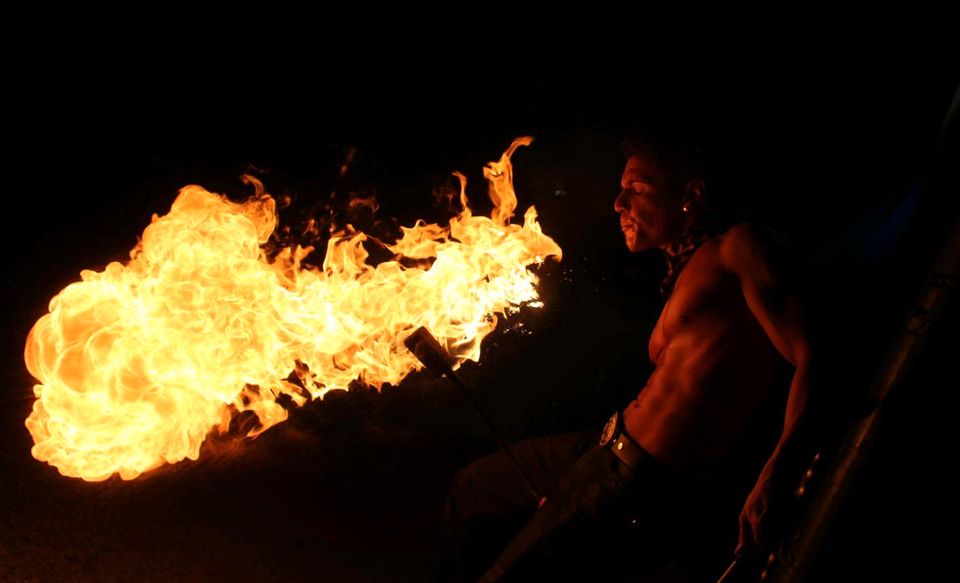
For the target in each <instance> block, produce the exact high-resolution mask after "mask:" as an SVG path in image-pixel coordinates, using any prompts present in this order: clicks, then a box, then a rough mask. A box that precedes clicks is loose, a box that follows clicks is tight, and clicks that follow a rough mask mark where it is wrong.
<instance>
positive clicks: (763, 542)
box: [734, 473, 786, 556]
mask: <svg viewBox="0 0 960 583" xmlns="http://www.w3.org/2000/svg"><path fill="white" fill-rule="evenodd" d="M785 505H786V496H785V495H784V493H783V492H777V488H774V485H773V481H772V480H771V479H770V476H769V474H767V473H764V474H762V475H761V476H760V478H759V479H758V480H757V483H756V484H755V485H754V487H753V490H752V491H751V492H750V495H749V496H747V501H746V502H745V503H744V505H743V510H741V511H740V537H739V540H738V541H737V548H736V550H734V555H736V556H742V555H746V554H754V555H756V554H759V553H761V552H764V551H767V550H769V549H770V548H771V547H772V546H773V545H774V544H776V542H777V541H775V540H774V538H775V537H776V536H777V534H778V533H779V532H780V531H781V529H782V528H783V522H782V519H783V516H784V514H785V510H786V508H785Z"/></svg>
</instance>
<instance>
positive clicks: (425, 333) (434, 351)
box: [403, 326, 546, 506]
mask: <svg viewBox="0 0 960 583" xmlns="http://www.w3.org/2000/svg"><path fill="white" fill-rule="evenodd" d="M403 343H404V345H405V346H406V347H407V348H408V349H409V350H410V352H412V353H413V354H414V356H416V357H417V358H418V359H419V360H420V362H422V363H423V365H424V366H425V367H427V369H428V370H430V371H431V372H432V373H433V374H435V375H437V377H443V376H445V377H447V378H448V379H449V380H450V382H452V383H453V384H454V385H456V386H457V387H458V388H459V389H460V393H461V394H462V395H463V396H464V397H465V398H466V399H467V401H468V402H469V403H470V405H472V406H473V410H474V411H476V412H477V415H479V416H480V418H481V419H482V420H483V423H484V425H486V427H487V430H488V431H489V432H490V434H491V435H492V436H493V439H494V440H495V441H496V442H497V445H499V446H500V449H501V450H503V452H504V453H505V454H507V457H508V458H509V459H510V463H511V464H512V465H513V469H515V470H516V471H517V475H519V476H520V478H521V479H522V480H523V483H524V484H525V485H526V486H527V489H528V490H529V491H530V494H531V495H532V496H533V497H534V500H536V502H537V505H538V506H543V503H544V502H545V501H546V498H545V497H544V496H543V495H541V494H540V491H539V490H538V489H537V487H536V486H535V485H534V484H533V480H531V479H530V476H528V475H527V472H526V471H524V469H523V466H521V465H520V461H519V460H517V458H516V456H514V455H513V451H511V450H510V446H509V445H508V444H507V442H506V440H505V439H504V438H503V436H502V435H501V434H500V432H499V431H497V428H496V426H495V425H494V424H493V421H492V420H491V419H490V417H489V416H488V415H487V414H486V412H485V411H484V410H483V409H482V408H481V407H480V404H479V403H477V401H476V399H474V398H473V395H472V394H471V393H470V388H469V387H468V386H467V383H466V382H464V380H463V379H462V378H460V375H458V374H457V372H456V371H455V370H453V359H452V358H451V357H450V355H449V354H448V353H447V351H446V350H444V348H443V347H442V346H440V343H439V342H437V339H436V338H434V337H433V335H432V334H430V331H429V330H427V329H426V328H424V327H423V326H421V327H420V328H418V329H417V330H416V332H414V333H413V334H411V335H410V336H409V337H407V339H406V340H404V341H403Z"/></svg>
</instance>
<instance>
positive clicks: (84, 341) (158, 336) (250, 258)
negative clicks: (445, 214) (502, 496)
mask: <svg viewBox="0 0 960 583" xmlns="http://www.w3.org/2000/svg"><path fill="white" fill-rule="evenodd" d="M530 142H531V140H530V138H521V139H518V140H516V141H515V142H514V143H513V144H512V145H511V146H510V148H509V149H508V150H507V151H506V152H505V153H504V154H503V156H502V157H501V159H500V161H499V162H491V163H490V164H488V165H487V167H486V168H485V169H484V175H485V176H486V177H487V180H488V181H489V183H490V197H491V199H492V200H493V202H494V209H493V212H492V217H491V218H488V217H480V216H472V214H471V212H470V209H469V207H468V206H467V198H466V194H465V185H466V181H465V179H464V178H463V176H462V175H458V177H459V178H460V186H461V188H460V197H461V201H462V202H463V206H464V210H463V212H461V213H460V214H459V215H458V216H457V217H455V218H454V219H452V220H451V221H450V224H449V226H446V227H444V226H439V225H434V224H424V223H423V222H422V221H419V222H418V223H417V224H416V225H415V226H414V227H411V228H405V229H403V237H402V238H401V239H400V241H398V242H396V243H395V244H394V245H392V246H390V247H389V248H390V250H391V251H393V252H394V253H396V255H397V260H395V261H387V262H383V263H380V264H378V265H376V266H375V267H374V266H371V265H369V264H367V263H366V261H365V260H366V258H367V252H366V251H365V249H364V247H363V242H364V241H365V240H366V239H367V237H366V236H365V235H364V234H362V233H352V232H348V233H340V234H338V235H336V236H334V237H332V238H331V240H330V242H329V244H328V246H327V250H326V256H325V258H324V261H323V269H322V270H316V269H307V268H305V267H303V266H302V265H301V260H302V259H303V258H304V257H305V256H306V255H307V254H308V253H309V252H310V251H311V249H310V248H309V247H308V248H302V247H299V246H297V247H291V248H286V249H284V250H282V251H281V252H280V253H279V254H278V255H276V256H275V257H274V258H273V259H272V260H271V259H268V258H267V256H266V255H265V253H264V251H263V249H262V248H261V246H262V245H263V244H264V243H265V242H266V241H267V240H268V238H269V237H270V235H271V233H272V232H273V230H274V228H275V227H276V225H277V215H276V209H275V203H274V200H273V199H272V198H271V197H270V196H269V195H266V194H263V192H262V189H260V188H259V185H258V195H257V196H256V197H255V198H253V199H251V200H249V201H248V202H245V203H242V204H237V203H233V202H230V201H228V200H227V199H226V198H224V197H223V196H220V195H216V194H211V193H209V192H207V191H205V190H204V189H202V188H200V187H198V186H188V187H185V188H183V189H182V190H181V191H180V194H179V196H177V198H176V200H175V201H174V203H173V206H172V207H171V209H170V212H169V213H168V214H167V215H165V216H162V217H157V216H156V215H155V216H154V218H153V221H152V223H151V224H150V226H148V227H147V228H146V230H144V232H143V237H142V240H141V241H140V243H139V244H138V245H137V246H136V247H135V248H134V249H133V251H132V252H131V253H130V261H129V262H127V263H126V264H123V263H119V262H113V263H110V264H109V265H107V267H106V269H104V270H103V271H101V272H96V271H90V270H87V271H83V272H81V274H80V275H81V281H79V282H76V283H72V284H70V285H68V286H67V287H66V288H64V289H63V290H62V291H61V292H60V293H59V294H58V295H57V296H56V297H54V298H53V300H51V302H50V313H49V314H46V315H44V316H43V317H42V318H40V319H39V320H38V321H37V323H36V324H35V325H34V327H33V329H32V330H31V332H30V335H29V336H28V338H27V345H26V349H25V353H24V358H25V360H26V364H27V368H28V369H29V371H30V373H31V374H32V375H33V376H34V377H36V378H37V379H38V380H39V381H40V384H37V385H35V387H34V393H35V394H36V397H37V400H36V402H35V403H34V406H33V412H32V413H31V414H30V416H29V417H28V419H27V421H26V425H27V428H28V429H29V430H30V433H31V435H32V436H33V439H34V442H35V445H34V447H33V450H32V453H33V456H34V457H35V458H36V459H38V460H41V461H46V462H48V463H50V464H51V465H54V466H56V467H57V468H58V469H59V471H60V473H62V474H63V475H65V476H73V477H80V478H83V479H85V480H91V481H95V480H103V479H106V478H108V477H109V476H111V475H112V474H114V473H119V475H120V477H121V478H123V479H133V478H135V477H137V476H138V475H140V474H141V473H143V472H145V471H147V470H149V469H151V468H155V467H157V466H158V465H161V464H163V463H164V462H167V463H174V462H177V461H180V460H182V459H184V458H190V459H197V457H198V455H199V451H200V445H201V443H202V442H203V440H204V438H205V437H206V436H207V434H208V433H209V432H210V431H211V430H213V429H214V428H217V427H219V428H220V429H225V428H226V427H228V425H229V421H230V418H231V414H232V412H233V411H234V410H236V411H252V412H253V413H255V414H256V415H257V417H258V418H259V420H260V426H259V427H257V428H255V429H254V430H251V431H250V433H249V434H250V435H255V434H256V433H259V432H260V431H263V430H264V429H266V428H268V427H270V426H272V425H274V424H276V423H278V422H280V421H283V420H284V419H285V418H286V416H287V414H286V411H285V409H284V408H283V407H281V406H280V405H278V404H277V402H276V399H277V397H279V396H280V395H288V396H289V397H290V398H291V399H292V400H293V401H294V402H295V403H297V404H303V403H304V402H305V401H307V400H309V399H314V398H320V397H322V396H323V394H324V393H325V392H327V391H329V390H332V389H342V388H345V387H347V385H348V384H349V383H350V382H351V381H353V380H355V379H358V378H359V379H362V380H363V381H364V382H366V383H368V384H370V385H373V386H376V387H378V388H379V387H381V386H382V385H383V384H384V383H393V384H395V383H398V382H399V381H400V380H401V379H403V378H404V376H406V375H407V374H408V373H409V372H411V371H413V370H415V369H418V368H420V367H421V365H420V364H419V362H418V361H417V360H416V358H415V357H414V356H413V355H412V354H410V353H409V352H408V351H407V350H406V349H405V348H404V347H403V340H404V339H405V338H406V336H407V335H409V334H410V333H411V332H412V331H414V330H415V329H416V328H417V327H419V326H426V327H427V328H428V329H430V331H431V332H432V333H433V334H434V335H435V336H436V337H437V338H438V339H439V340H440V342H441V343H442V344H444V345H445V346H446V348H447V349H448V350H449V351H450V352H451V353H452V354H453V355H454V356H455V358H456V359H457V363H458V364H460V363H462V362H463V361H465V360H468V359H469V360H474V361H477V360H479V357H480V342H481V340H482V339H483V337H484V336H486V335H487V334H489V333H490V332H491V331H492V330H493V329H494V328H495V326H496V323H497V316H496V315H497V314H503V313H505V312H506V311H507V310H511V309H515V308H516V307H517V306H518V305H520V304H523V303H530V302H533V301H534V300H536V298H537V292H536V289H535V287H534V286H535V284H536V282H537V278H536V276H535V275H534V274H533V273H531V272H530V271H528V270H527V266H528V265H530V264H533V263H540V262H542V261H543V260H544V258H546V257H547V256H555V257H556V258H558V259H559V257H560V247H559V246H557V244H556V243H555V242H554V241H553V240H552V239H550V237H548V236H546V235H544V234H543V232H542V231H541V229H540V225H539V224H538V223H537V214H536V210H535V209H534V208H533V207H530V209H529V210H527V212H526V214H525V215H524V223H523V226H518V225H511V224H509V220H510V217H511V216H512V214H513V211H514V209H515V208H516V205H517V199H516V195H515V193H514V190H513V184H512V168H511V164H510V156H511V154H512V153H513V152H514V150H516V148H517V147H518V146H520V145H527V144H529V143H530ZM401 256H402V257H407V258H415V259H425V260H427V261H419V262H414V263H422V264H427V263H429V260H430V259H433V261H432V263H431V264H430V265H429V267H422V268H416V267H406V266H405V265H402V264H401V263H400V262H399V259H400V257H401ZM406 263H410V262H409V261H408V262H406ZM291 372H294V374H295V375H296V377H297V378H298V379H299V380H300V383H299V384H294V383H291V382H289V381H288V380H286V379H288V378H290V374H291ZM299 385H303V386H302V387H301V386H299Z"/></svg>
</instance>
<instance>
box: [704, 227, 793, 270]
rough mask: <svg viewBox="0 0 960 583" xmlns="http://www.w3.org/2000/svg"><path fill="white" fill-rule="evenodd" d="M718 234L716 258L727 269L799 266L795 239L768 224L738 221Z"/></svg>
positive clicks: (789, 268) (773, 268)
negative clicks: (718, 241)
mask: <svg viewBox="0 0 960 583" xmlns="http://www.w3.org/2000/svg"><path fill="white" fill-rule="evenodd" d="M720 237H721V240H720V244H719V258H720V261H721V263H722V265H723V266H724V267H725V268H727V269H729V270H730V271H734V272H737V273H741V274H742V273H743V272H744V271H754V272H757V271H759V272H769V271H777V272H780V271H782V270H783V269H788V270H795V269H797V268H799V267H800V265H799V263H798V260H799V257H798V249H797V247H796V245H795V243H794V241H793V240H792V239H791V238H790V237H789V236H788V235H786V234H785V233H783V232H782V231H780V230H778V229H776V228H775V227H772V226H770V225H765V224H763V223H757V222H753V221H744V222H739V223H736V224H732V225H730V226H729V227H728V228H727V229H726V231H724V232H723V234H722V235H721V236H720ZM788 266H789V267H788Z"/></svg>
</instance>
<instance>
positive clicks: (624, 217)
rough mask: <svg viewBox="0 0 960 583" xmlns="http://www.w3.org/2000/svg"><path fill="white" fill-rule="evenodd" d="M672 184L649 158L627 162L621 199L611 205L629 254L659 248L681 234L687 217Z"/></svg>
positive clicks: (621, 181) (638, 155)
mask: <svg viewBox="0 0 960 583" xmlns="http://www.w3.org/2000/svg"><path fill="white" fill-rule="evenodd" d="M671 184H672V181H671V180H670V177H669V176H667V175H666V173H665V172H664V171H663V170H661V169H660V168H659V167H658V166H657V165H656V164H655V163H654V162H653V161H652V160H651V159H650V158H649V157H648V156H646V155H642V154H636V155H634V156H631V157H630V159H629V160H628V161H627V166H626V168H625V169H624V171H623V177H622V178H621V179H620V187H621V191H620V195H619V196H617V199H616V200H615V201H614V203H613V208H614V210H615V211H616V212H617V213H619V215H620V228H621V229H622V230H623V236H624V239H625V240H626V244H627V248H628V249H630V251H634V252H637V251H643V250H646V249H652V248H654V247H662V246H664V245H666V244H668V243H670V241H673V240H674V239H675V238H677V237H678V236H679V235H680V234H681V233H682V231H683V224H684V222H685V220H686V216H685V215H684V213H683V209H682V207H683V204H682V201H681V196H680V195H679V194H678V193H676V192H675V189H672V188H670V185H671Z"/></svg>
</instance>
